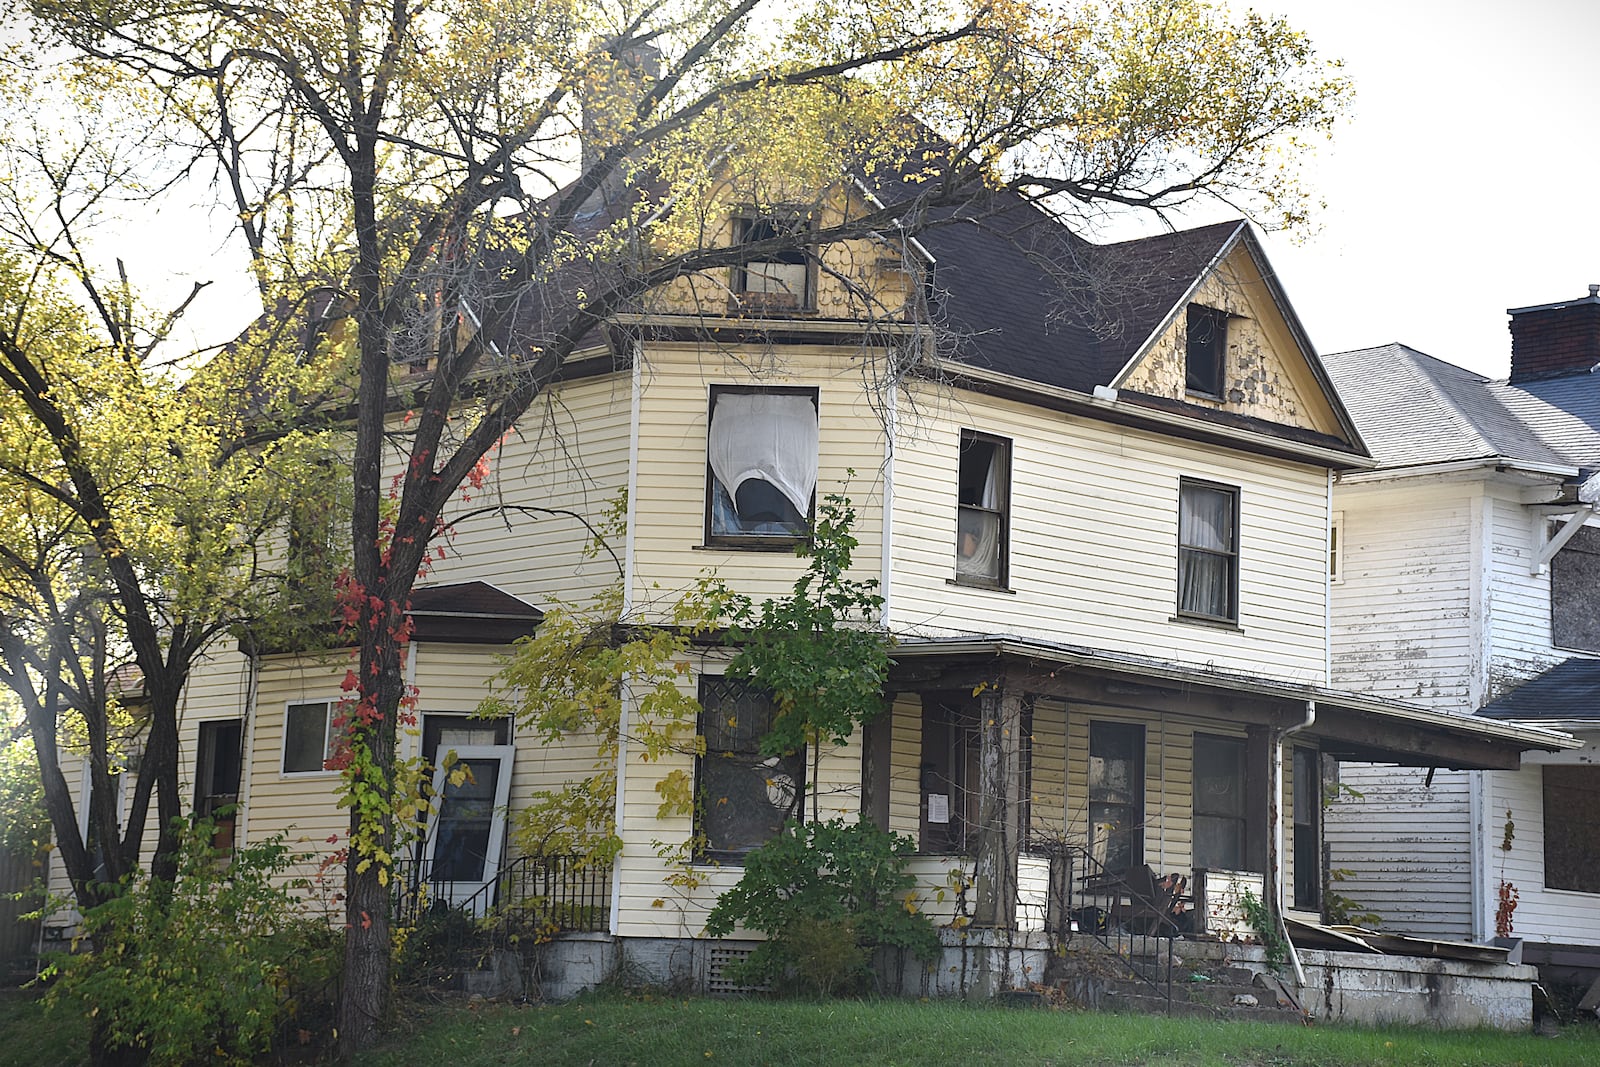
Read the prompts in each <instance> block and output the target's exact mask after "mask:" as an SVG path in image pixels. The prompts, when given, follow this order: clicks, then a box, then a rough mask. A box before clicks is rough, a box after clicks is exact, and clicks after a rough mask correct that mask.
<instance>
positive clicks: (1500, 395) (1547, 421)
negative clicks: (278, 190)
mask: <svg viewBox="0 0 1600 1067" xmlns="http://www.w3.org/2000/svg"><path fill="white" fill-rule="evenodd" d="M1323 364H1324V365H1325V366H1326V367H1327V368H1328V373H1329V375H1330V376H1331V377H1332V378H1333V382H1334V385H1335V386H1336V387H1337V388H1338V390H1339V395H1340V396H1341V397H1343V399H1344V402H1345V406H1346V407H1347V408H1348V409H1349V411H1350V414H1351V416H1352V417H1353V418H1354V419H1355V421H1356V425H1357V427H1358V428H1359V429H1360V431H1361V436H1362V438H1363V439H1364V440H1365V441H1366V443H1367V447H1368V448H1369V449H1370V450H1371V451H1372V454H1373V456H1374V457H1375V458H1376V459H1378V461H1379V462H1380V463H1382V464H1383V465H1384V466H1387V467H1403V466H1415V465H1421V464H1427V463H1441V462H1450V461H1452V460H1469V459H1489V458H1496V457H1503V458H1506V459H1510V460H1516V461H1520V462H1524V463H1539V464H1549V465H1553V466H1571V467H1578V468H1580V469H1585V470H1588V469H1593V468H1596V467H1600V377H1596V376H1594V375H1590V374H1572V375H1567V376H1565V377H1561V378H1549V379H1545V380H1542V381H1533V382H1523V383H1520V384H1517V385H1511V384H1509V383H1507V382H1503V381H1494V380H1491V379H1489V378H1485V377H1484V376H1483V375H1481V374H1474V373H1473V372H1472V371H1469V370H1465V369H1463V368H1461V367H1457V366H1455V365H1454V364H1452V363H1446V362H1445V361H1444V360H1441V359H1435V358H1434V357H1433V356H1429V355H1426V354H1424V353H1422V352H1418V351H1417V350H1416V349H1414V348H1408V347H1406V346H1405V345H1401V344H1391V345H1383V346H1381V347H1378V348H1361V349H1356V350H1354V351H1350V352H1336V353H1333V354H1331V355H1328V356H1324V357H1323Z"/></svg>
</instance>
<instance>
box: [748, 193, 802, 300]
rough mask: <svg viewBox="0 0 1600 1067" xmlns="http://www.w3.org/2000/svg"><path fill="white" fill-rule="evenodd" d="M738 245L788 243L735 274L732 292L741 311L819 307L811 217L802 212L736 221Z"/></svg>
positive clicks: (751, 216) (753, 261) (754, 216)
mask: <svg viewBox="0 0 1600 1067" xmlns="http://www.w3.org/2000/svg"><path fill="white" fill-rule="evenodd" d="M734 226H735V230H736V233H735V236H736V238H737V240H738V243H739V244H744V245H749V244H761V243H768V242H788V245H787V246H786V247H778V248H775V249H773V250H770V251H766V252H763V253H761V255H760V258H759V259H752V260H750V262H748V263H746V264H744V265H743V266H741V267H735V268H734V270H733V291H734V292H735V293H736V294H737V299H738V302H739V304H740V306H742V307H746V308H757V309H761V310H765V311H809V310H811V309H813V308H815V307H816V286H815V285H814V283H813V272H812V269H811V261H812V256H811V249H810V242H809V238H808V234H809V232H810V230H811V228H812V225H811V217H810V216H809V215H808V214H806V213H805V212H803V211H799V210H780V211H772V212H767V213H765V214H754V215H749V216H746V217H743V218H739V219H736V220H735V221H734Z"/></svg>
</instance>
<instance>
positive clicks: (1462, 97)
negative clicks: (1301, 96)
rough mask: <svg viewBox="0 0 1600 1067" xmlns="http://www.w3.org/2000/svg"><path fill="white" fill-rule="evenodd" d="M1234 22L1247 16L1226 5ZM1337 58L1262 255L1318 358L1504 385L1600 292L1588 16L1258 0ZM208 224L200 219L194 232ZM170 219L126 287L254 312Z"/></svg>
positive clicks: (232, 313) (229, 269)
mask: <svg viewBox="0 0 1600 1067" xmlns="http://www.w3.org/2000/svg"><path fill="white" fill-rule="evenodd" d="M1234 2H1235V3H1236V5H1237V6H1243V5H1244V2H1245V0H1234ZM1254 6H1256V7H1257V8H1258V9H1260V10H1262V11H1264V12H1272V13H1278V14H1282V15H1285V16H1286V17H1288V19H1289V21H1290V23H1291V24H1292V25H1294V26H1295V27H1296V28H1298V29H1301V30H1303V31H1305V32H1306V33H1307V34H1309V35H1310V36H1311V38H1312V40H1313V42H1314V43H1315V44H1316V46H1317V48H1318V51H1319V53H1320V54H1321V55H1323V56H1325V57H1329V58H1335V57H1337V58H1342V59H1343V60H1344V61H1345V64H1346V71H1347V73H1348V74H1349V75H1350V76H1351V78H1352V79H1353V80H1354V82H1355V85H1356V100H1355V104H1354V107H1353V110H1352V114H1351V117H1350V119H1349V120H1348V121H1347V122H1345V123H1344V124H1343V126H1342V128H1341V129H1340V130H1339V131H1338V133H1337V135H1336V137H1335V140H1334V142H1333V144H1332V145H1331V146H1324V147H1323V148H1321V149H1320V150H1319V151H1318V153H1317V156H1316V158H1315V159H1314V161H1313V162H1312V165H1311V167H1310V168H1309V171H1308V173H1309V175H1310V177H1311V179H1312V182H1313V183H1314V185H1315V187H1316V189H1317V191H1318V192H1319V193H1320V195H1321V197H1322V198H1323V199H1324V200H1325V201H1326V202H1327V208H1326V210H1325V211H1323V212H1321V213H1320V214H1319V215H1318V216H1317V218H1316V220H1315V224H1314V225H1315V230H1314V232H1312V233H1311V234H1310V235H1309V236H1305V237H1303V238H1302V239H1301V240H1300V241H1299V242H1296V241H1295V240H1293V239H1291V238H1290V237H1289V236H1287V235H1283V234H1268V235H1266V245H1267V252H1268V255H1269V256H1270V257H1271V259H1272V263H1273V265H1274V266H1275V267H1276V268H1277V270H1278V272H1279V274H1280V276H1281V278H1282V280H1283V283H1284V286H1285V288H1286V290H1287V291H1288V294H1289V298H1290V300H1291V302H1292V303H1293V304H1294V306H1295V308H1296V310H1297V311H1298V312H1299V314H1300V318H1301V321H1302V322H1303V323H1304V324H1305V327H1306V330H1307V332H1308V333H1309V334H1310V336H1311V340H1312V343H1313V344H1314V345H1316V347H1317V349H1318V350H1319V351H1321V352H1336V351H1341V350H1343V349H1348V348H1359V347H1364V346H1369V345H1381V344H1387V343H1389V342H1391V341H1401V342H1404V343H1405V344H1408V345H1410V346H1412V347H1413V348H1417V349H1420V350H1422V351H1424V352H1427V353H1429V354H1430V355H1435V356H1438V357H1440V358H1441V359H1446V360H1449V361H1451V362H1453V363H1459V364H1461V365H1463V366H1467V367H1470V368H1472V369H1473V370H1476V371H1479V372H1480V373H1483V374H1487V375H1490V376H1493V377H1503V376H1504V375H1505V373H1506V370H1507V361H1508V359H1509V356H1510V338H1509V335H1508V334H1507V332H1506V326H1505V324H1506V315H1505V309H1506V308H1510V307H1523V306H1527V305H1531V304H1543V303H1550V302H1553V301H1557V300H1566V299H1571V298H1573V297H1578V296H1583V295H1585V294H1586V293H1587V291H1588V290H1587V286H1588V284H1589V283H1590V282H1600V203H1596V202H1595V201H1596V200H1597V199H1600V188H1597V185H1600V121H1597V117H1600V0H1515V2H1510V0H1257V2H1256V3H1255V5H1254ZM201 218H202V219H203V216H202V217H201ZM227 221H228V220H227V219H226V218H225V217H224V216H223V215H221V214H220V213H219V214H218V216H217V230H216V231H215V233H214V234H213V235H207V234H206V232H205V230H204V228H203V221H202V222H201V223H200V226H201V229H200V231H199V232H198V234H197V235H196V236H195V238H193V239H190V238H188V237H187V235H185V234H183V233H181V232H180V231H177V230H175V228H174V226H173V222H174V220H173V217H172V214H171V213H165V214H164V217H162V218H158V219H156V220H154V221H153V222H150V223H146V224H144V225H140V226H135V227H133V228H132V229H131V232H130V233H128V234H127V235H126V236H125V237H124V240H123V241H122V242H119V244H121V245H122V248H121V249H120V251H121V254H122V255H123V256H124V258H125V259H127V260H128V261H129V266H130V268H131V269H132V270H134V271H135V277H136V278H140V277H142V278H144V279H146V280H148V281H157V280H163V279H165V280H166V281H168V282H169V283H170V284H171V285H172V287H173V289H174V291H177V292H180V293H181V292H183V291H186V290H187V287H188V281H189V279H197V278H198V279H204V278H211V279H214V280H215V281H216V282H217V284H216V285H214V286H213V287H212V289H211V290H210V291H208V293H207V294H206V296H205V297H203V298H202V301H201V303H200V304H199V305H198V306H197V308H196V313H195V314H194V315H193V316H192V317H193V319H194V324H195V325H196V326H197V327H199V331H200V334H201V338H202V339H203V340H207V341H212V342H217V341H222V340H225V339H226V338H227V337H228V336H230V335H231V332H232V331H233V330H236V329H237V328H238V327H239V326H240V325H241V324H242V323H243V322H244V321H245V320H246V319H248V317H249V316H250V315H251V314H253V313H254V304H253V302H252V300H251V297H250V287H249V284H248V282H247V281H246V280H245V279H243V278H242V277H241V274H242V267H243V259H242V256H240V255H238V254H237V252H233V253H230V252H227V251H225V250H224V249H223V248H222V246H221V237H222V234H223V232H224V229H225V225H226V222H227Z"/></svg>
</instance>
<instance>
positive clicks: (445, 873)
mask: <svg viewBox="0 0 1600 1067" xmlns="http://www.w3.org/2000/svg"><path fill="white" fill-rule="evenodd" d="M454 751H455V754H456V762H455V763H454V764H453V765H452V766H450V767H438V768H435V770H434V772H433V789H434V796H436V797H437V798H438V800H437V802H436V807H435V810H434V811H433V813H432V815H431V816H430V817H429V819H428V834H427V842H426V844H425V845H424V848H423V867H424V869H425V870H426V871H427V872H428V874H427V880H428V884H429V885H430V886H432V887H433V893H434V895H435V899H438V900H442V901H446V902H448V903H449V904H450V905H451V906H452V907H461V906H463V905H468V904H470V905H471V909H470V910H471V911H472V913H473V914H474V915H483V914H484V913H485V912H487V911H488V909H489V907H490V906H491V905H493V903H494V899H493V896H494V894H493V891H492V890H490V889H488V888H487V887H488V886H489V885H490V884H491V883H492V882H494V880H495V877H496V876H497V875H498V874H499V873H500V855H501V852H502V850H503V849H504V846H505V836H506V803H507V800H508V799H509V797H510V795H511V764H512V758H513V756H514V755H515V753H516V749H515V748H514V747H512V746H511V745H463V746H460V747H457V748H455V749H454ZM459 769H464V770H466V772H467V774H466V776H465V777H464V778H463V779H462V780H461V781H460V782H459V783H452V782H451V781H450V778H451V775H452V772H454V771H456V770H459Z"/></svg>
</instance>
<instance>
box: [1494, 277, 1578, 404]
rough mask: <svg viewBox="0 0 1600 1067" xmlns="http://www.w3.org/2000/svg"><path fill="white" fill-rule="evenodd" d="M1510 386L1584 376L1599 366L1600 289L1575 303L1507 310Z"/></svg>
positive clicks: (1562, 302)
mask: <svg viewBox="0 0 1600 1067" xmlns="http://www.w3.org/2000/svg"><path fill="white" fill-rule="evenodd" d="M1506 314H1508V315H1510V316H1511V323H1510V330H1511V383H1512V384H1513V385H1515V384H1517V383H1519V382H1533V381H1538V380H1540V379H1541V378H1562V377H1565V376H1567V375H1569V374H1587V373H1588V372H1590V371H1592V370H1594V369H1595V368H1596V367H1597V366H1600V285H1591V286H1589V295H1588V296H1584V297H1579V298H1578V299H1576V300H1563V301H1561V302H1560V303H1557V304H1540V305H1538V306H1537V307H1526V308H1508V309H1506Z"/></svg>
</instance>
